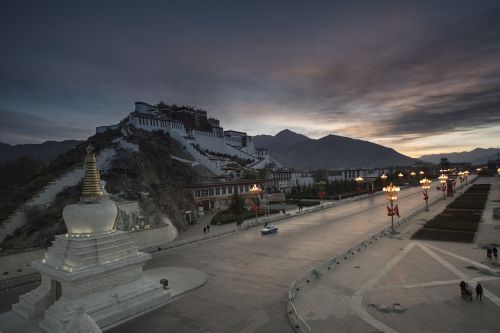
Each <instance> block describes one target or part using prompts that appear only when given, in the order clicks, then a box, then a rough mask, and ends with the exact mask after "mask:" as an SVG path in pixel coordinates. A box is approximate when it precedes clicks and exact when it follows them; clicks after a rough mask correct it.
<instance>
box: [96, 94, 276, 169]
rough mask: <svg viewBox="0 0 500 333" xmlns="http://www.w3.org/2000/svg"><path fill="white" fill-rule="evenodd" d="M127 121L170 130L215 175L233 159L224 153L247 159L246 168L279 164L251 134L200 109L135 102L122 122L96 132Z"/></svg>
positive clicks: (146, 127)
mask: <svg viewBox="0 0 500 333" xmlns="http://www.w3.org/2000/svg"><path fill="white" fill-rule="evenodd" d="M125 124H128V125H133V126H134V127H136V128H140V129H143V130H146V131H163V132H165V133H168V134H169V135H170V136H171V137H172V138H174V139H175V140H177V141H179V142H180V143H181V144H182V145H183V146H184V147H185V148H186V149H187V151H188V152H189V153H190V154H191V155H192V156H193V158H195V159H196V161H197V162H199V163H201V164H202V165H204V166H205V167H206V168H208V169H209V170H210V171H212V172H213V173H215V174H216V175H223V174H225V173H227V170H228V169H227V168H225V167H226V166H227V165H228V164H229V162H230V161H228V160H227V159H224V156H225V157H230V156H233V157H237V158H240V159H242V160H245V161H247V162H248V164H247V165H246V167H249V168H252V169H256V170H257V169H262V168H264V167H265V166H266V165H269V164H273V165H278V166H279V163H278V162H276V161H274V160H273V159H272V158H271V157H270V156H269V154H268V153H267V151H266V150H265V149H256V148H255V145H254V143H253V140H252V137H251V136H249V135H247V133H245V132H240V131H233V130H228V131H224V130H223V128H222V127H221V126H220V122H219V120H218V119H215V118H210V117H208V116H207V112H206V111H203V110H200V109H195V108H192V107H185V106H183V107H178V106H175V105H174V106H171V105H166V104H164V103H159V104H158V105H150V104H147V103H144V102H136V103H135V109H134V111H132V112H131V113H130V114H129V115H128V116H127V117H125V119H123V120H122V121H121V122H120V124H117V125H112V126H101V127H97V129H96V132H97V133H102V132H105V131H106V130H108V129H117V128H119V126H120V125H125ZM221 155H222V156H221ZM221 157H222V158H221Z"/></svg>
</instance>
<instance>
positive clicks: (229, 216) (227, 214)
mask: <svg viewBox="0 0 500 333" xmlns="http://www.w3.org/2000/svg"><path fill="white" fill-rule="evenodd" d="M279 212H280V210H279V209H269V214H276V213H279ZM266 214H267V211H266V210H259V211H258V212H257V216H265V215H266ZM240 218H241V215H235V214H234V213H233V212H232V211H231V209H225V210H223V211H221V212H218V213H217V214H215V216H214V217H213V218H212V222H211V224H227V223H233V222H236V221H238V220H239V219H240ZM251 218H255V213H254V212H252V211H250V210H248V209H246V208H244V209H243V220H247V219H251Z"/></svg>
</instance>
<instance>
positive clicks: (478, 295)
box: [476, 283, 483, 301]
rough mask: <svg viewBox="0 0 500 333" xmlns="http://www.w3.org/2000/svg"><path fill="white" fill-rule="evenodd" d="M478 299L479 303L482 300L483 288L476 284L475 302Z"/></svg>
mask: <svg viewBox="0 0 500 333" xmlns="http://www.w3.org/2000/svg"><path fill="white" fill-rule="evenodd" d="M478 298H479V301H481V300H482V298H483V286H481V283H478V284H477V286H476V301H477V299H478Z"/></svg>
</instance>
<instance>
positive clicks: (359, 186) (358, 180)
mask: <svg viewBox="0 0 500 333" xmlns="http://www.w3.org/2000/svg"><path fill="white" fill-rule="evenodd" d="M355 181H356V183H357V184H358V191H361V185H363V182H364V181H365V180H364V179H363V177H361V176H358V177H356V179H355Z"/></svg>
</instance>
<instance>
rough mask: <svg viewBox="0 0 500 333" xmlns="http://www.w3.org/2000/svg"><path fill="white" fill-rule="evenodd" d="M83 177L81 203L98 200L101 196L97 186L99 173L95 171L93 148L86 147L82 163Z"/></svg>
mask: <svg viewBox="0 0 500 333" xmlns="http://www.w3.org/2000/svg"><path fill="white" fill-rule="evenodd" d="M84 167H85V177H84V178H83V185H82V195H81V198H82V199H83V201H89V200H88V199H90V198H95V199H98V198H99V197H100V196H101V189H100V186H99V179H100V177H99V171H98V170H97V166H96V161H95V154H94V147H92V146H88V147H87V156H85V161H84Z"/></svg>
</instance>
